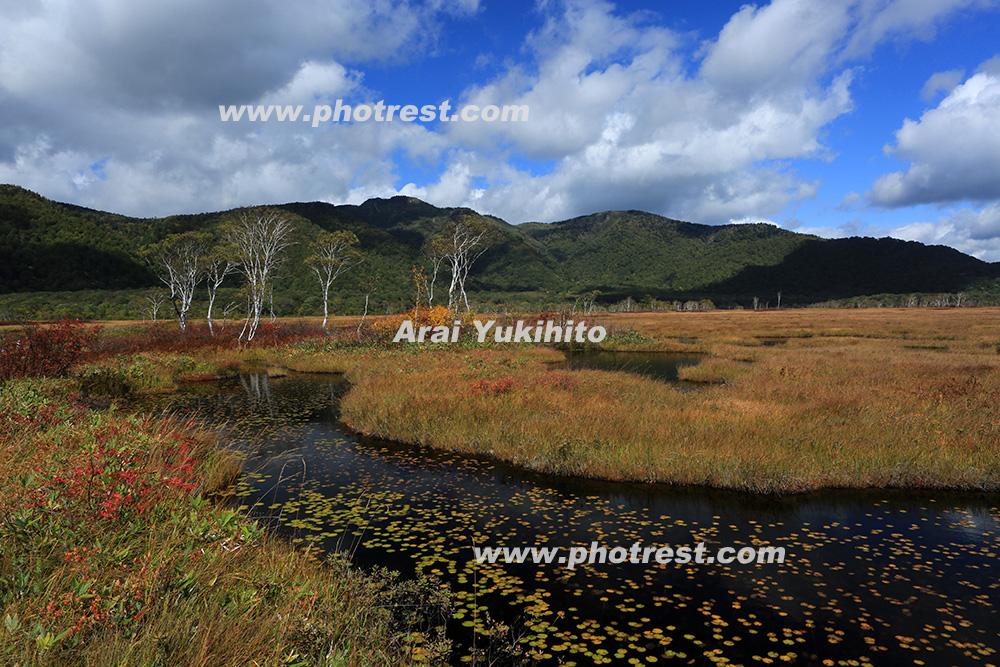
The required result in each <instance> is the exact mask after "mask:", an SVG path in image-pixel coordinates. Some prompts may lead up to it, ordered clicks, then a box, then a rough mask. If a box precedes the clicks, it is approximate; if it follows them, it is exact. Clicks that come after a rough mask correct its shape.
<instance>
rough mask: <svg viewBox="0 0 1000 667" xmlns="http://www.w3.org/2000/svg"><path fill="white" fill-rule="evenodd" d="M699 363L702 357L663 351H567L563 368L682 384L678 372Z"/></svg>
mask: <svg viewBox="0 0 1000 667" xmlns="http://www.w3.org/2000/svg"><path fill="white" fill-rule="evenodd" d="M699 361H701V357H692V356H689V355H683V354H669V353H663V352H566V361H564V362H563V363H562V364H561V365H562V367H563V368H566V369H568V370H578V369H581V368H585V369H597V370H601V371H624V372H626V373H637V374H639V375H646V376H649V377H652V378H656V379H658V380H665V381H667V382H679V380H678V376H677V371H678V370H680V369H681V368H684V367H685V366H694V365H695V364H697V363H698V362H699Z"/></svg>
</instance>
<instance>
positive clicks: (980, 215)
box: [892, 203, 1000, 262]
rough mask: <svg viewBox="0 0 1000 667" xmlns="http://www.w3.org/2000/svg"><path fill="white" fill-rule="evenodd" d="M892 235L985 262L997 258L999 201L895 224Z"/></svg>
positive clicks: (999, 251) (999, 235)
mask: <svg viewBox="0 0 1000 667" xmlns="http://www.w3.org/2000/svg"><path fill="white" fill-rule="evenodd" d="M892 235H893V236H895V237H897V238H901V239H904V240H907V241H920V242H921V243H930V244H942V245H948V246H951V247H953V248H957V249H958V250H961V251H962V252H964V253H967V254H969V255H972V256H973V257H978V258H979V259H982V260H985V261H988V262H997V261H1000V203H994V204H990V205H989V206H986V207H984V208H982V209H980V210H975V209H970V208H963V209H959V210H957V211H954V212H953V213H950V214H948V215H943V216H941V217H939V218H938V219H937V220H936V221H933V222H914V223H911V224H908V225H903V226H901V227H898V228H896V229H895V230H894V231H893V233H892Z"/></svg>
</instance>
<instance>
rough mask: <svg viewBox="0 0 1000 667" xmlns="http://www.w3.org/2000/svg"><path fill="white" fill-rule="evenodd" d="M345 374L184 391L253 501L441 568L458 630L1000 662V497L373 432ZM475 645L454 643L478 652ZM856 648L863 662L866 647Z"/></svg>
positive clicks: (547, 648) (552, 646)
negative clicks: (649, 555) (534, 462)
mask: <svg viewBox="0 0 1000 667" xmlns="http://www.w3.org/2000/svg"><path fill="white" fill-rule="evenodd" d="M344 389H345V387H344V386H343V384H342V383H341V382H340V381H338V380H337V379H336V378H333V377H330V376H305V375H299V376H291V377H288V378H283V379H278V380H275V379H271V380H268V379H267V378H244V379H243V381H242V383H240V384H230V385H227V386H224V387H222V388H216V389H215V390H213V391H210V392H207V391H206V390H205V389H204V388H202V389H201V390H200V393H197V392H195V391H192V393H190V394H187V395H182V396H179V397H175V398H174V399H172V400H173V401H174V406H175V407H176V408H180V409H191V410H198V411H200V413H201V414H202V415H203V416H204V418H206V419H209V420H211V421H216V422H221V421H226V422H229V423H239V424H240V425H241V427H242V428H244V429H245V430H246V433H247V435H246V436H245V437H238V438H235V439H234V444H235V445H236V446H239V447H242V448H245V449H246V450H247V451H252V452H253V453H252V455H251V456H250V458H249V461H248V464H247V469H248V470H251V471H253V472H252V474H250V475H248V477H247V479H246V480H245V493H246V495H245V497H244V498H242V502H243V504H244V505H245V506H246V507H247V508H248V509H252V511H254V512H255V513H256V514H257V515H258V516H262V517H266V518H267V519H268V520H269V521H272V522H273V523H275V524H277V525H280V526H281V528H282V529H283V530H286V531H290V532H292V533H293V534H294V539H296V540H298V541H300V542H305V541H309V542H314V543H315V544H316V545H318V546H320V547H322V548H323V549H326V550H329V551H341V552H345V553H348V554H349V555H350V557H351V558H352V559H353V560H354V562H356V563H357V564H359V565H360V566H362V567H364V566H370V565H376V564H379V565H386V566H388V567H390V568H393V569H397V570H399V571H401V572H402V573H404V574H406V575H412V574H415V573H424V574H434V575H437V576H439V577H441V578H442V579H443V580H445V581H446V582H448V584H449V585H450V586H451V587H452V590H453V591H454V592H455V593H456V596H457V598H458V609H459V611H458V614H457V617H456V619H455V620H454V621H453V623H452V625H451V626H450V630H452V631H454V632H455V635H456V636H457V637H458V638H459V640H463V639H468V637H469V636H471V633H470V629H471V628H472V627H475V626H478V625H481V624H482V622H483V618H484V612H486V611H487V610H488V612H489V614H490V615H491V616H492V617H493V618H496V619H500V620H502V621H504V622H506V623H508V624H511V625H512V626H513V627H514V628H515V633H516V634H518V635H519V636H521V637H522V639H523V641H524V642H525V645H526V646H527V647H528V648H529V649H530V650H532V651H534V652H535V653H536V654H537V656H538V657H539V658H540V664H544V665H556V664H559V662H560V660H561V661H562V662H563V664H567V665H570V664H577V665H591V664H614V665H618V664H624V665H628V664H642V665H648V664H655V663H663V662H667V663H669V664H711V663H719V664H747V665H756V664H792V663H794V664H801V665H814V664H823V661H824V660H831V661H832V663H829V664H843V665H847V664H854V665H857V664H870V665H910V664H925V665H931V666H938V665H986V664H991V663H997V664H1000V663H998V661H1000V656H997V655H996V651H997V650H998V649H1000V636H998V633H1000V617H998V615H997V612H996V608H995V606H994V599H995V598H996V596H997V594H998V574H1000V564H998V560H997V559H998V555H1000V525H998V524H1000V510H998V504H1000V503H998V496H996V495H968V494H966V495H957V494H943V493H938V494H904V493H900V492H865V493H861V492H857V491H849V492H824V493H819V494H811V495H806V496H796V497H785V498H778V497H767V496H755V495H750V494H740V493H734V492H725V491H712V490H704V489H675V488H671V487H665V486H650V485H640V484H620V483H604V482H596V481H587V480H580V479H570V478H560V477H553V476H547V475H538V474H531V473H526V472H524V471H521V470H518V469H516V468H513V467H510V466H507V465H504V464H500V463H496V462H491V461H487V460H483V459H478V458H471V457H466V456H459V455H454V454H448V453H441V452H433V451H430V450H427V449H424V448H417V447H410V446H404V445H397V444H393V443H388V442H384V441H379V440H374V439H368V438H363V437H362V438H359V437H355V436H353V435H350V434H347V433H345V432H344V431H343V430H342V429H341V428H340V426H339V425H338V413H337V405H336V397H337V396H338V395H339V393H340V392H342V391H343V390H344ZM593 541H597V542H599V543H600V544H601V546H603V547H605V548H608V549H610V548H612V547H614V546H619V545H620V546H624V547H626V548H628V547H630V546H631V545H632V544H633V543H635V542H638V543H640V544H641V545H642V546H644V547H645V546H672V547H677V546H682V545H694V544H697V543H699V542H705V543H706V544H707V547H708V549H709V553H714V551H715V549H716V548H718V547H721V546H733V547H736V548H740V547H744V546H758V545H770V546H775V547H783V548H784V549H785V550H786V560H785V562H784V563H783V564H762V565H757V564H750V565H739V564H737V563H733V564H731V565H720V564H717V563H716V564H711V565H709V564H703V565H695V564H686V565H677V564H666V565H656V564H648V565H642V564H620V565H613V564H610V563H606V564H593V565H587V566H581V567H578V568H577V569H575V570H568V569H566V568H565V567H563V566H560V565H558V564H555V563H553V564H551V565H534V564H530V563H526V564H520V565H516V564H510V565H508V564H502V563H498V564H482V565H477V564H476V563H475V559H474V555H473V553H474V552H473V545H477V546H480V547H486V546H489V547H500V546H508V547H521V546H558V547H562V548H563V549H568V548H569V547H573V546H579V545H588V546H589V545H590V544H591V542H593ZM462 650H463V649H462V647H461V646H459V649H458V651H457V652H456V660H458V659H459V658H460V656H461V653H462ZM852 661H853V662H852Z"/></svg>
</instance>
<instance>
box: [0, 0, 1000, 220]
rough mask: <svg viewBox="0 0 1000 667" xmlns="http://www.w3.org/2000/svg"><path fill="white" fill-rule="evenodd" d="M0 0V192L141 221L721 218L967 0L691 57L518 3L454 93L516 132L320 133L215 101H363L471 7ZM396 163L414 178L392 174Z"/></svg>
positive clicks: (762, 193) (800, 22)
mask: <svg viewBox="0 0 1000 667" xmlns="http://www.w3.org/2000/svg"><path fill="white" fill-rule="evenodd" d="M0 4H3V6H4V11H2V12H0V182H14V183H18V184H20V185H24V186H25V187H29V188H32V189H35V190H38V191H40V192H42V193H43V194H45V195H46V196H49V197H52V198H55V199H61V200H64V201H72V202H75V203H80V204H84V205H88V206H93V207H96V208H104V209H109V210H115V211H120V212H123V213H129V214H134V215H160V214H167V213H177V212H186V211H189V212H190V211H200V210H212V209H219V208H225V207H229V206H237V205H244V204H252V203H262V202H270V203H276V202H282V201H290V200H309V199H320V200H326V201H334V202H343V201H352V202H356V201H360V200H362V199H364V198H365V197H368V196H387V195H391V194H395V193H397V192H402V193H404V194H412V195H415V196H420V197H422V198H425V199H427V200H428V201H431V202H432V203H435V204H439V205H447V206H455V205H466V206H471V207H473V208H476V209H478V210H481V211H484V212H488V213H493V214H496V215H500V216H502V217H504V218H506V219H508V220H510V221H512V222H520V221H524V220H554V219H560V218H566V217H570V216H573V215H578V214H583V213H589V212H593V211H596V210H607V209H612V208H642V209H646V210H651V211H655V212H658V213H663V214H665V215H670V216H673V217H677V218H682V219H688V220H695V221H699V222H727V221H729V220H733V219H742V218H744V217H747V216H750V217H754V218H765V219H768V218H770V217H773V216H775V215H777V214H778V213H779V212H780V211H782V210H783V209H784V208H786V207H787V206H788V204H789V203H794V202H797V201H801V200H804V199H808V198H812V197H816V196H817V192H818V188H819V187H820V183H819V181H817V180H815V179H814V178H806V177H803V176H800V175H799V174H798V173H796V171H795V170H794V169H793V168H792V167H791V166H790V164H791V163H792V161H793V160H796V159H799V158H820V159H827V158H829V155H830V151H829V149H828V148H827V147H826V146H825V145H824V141H823V134H824V131H825V128H827V127H828V126H829V124H830V123H831V122H832V121H833V120H835V119H837V118H839V117H841V116H843V115H844V114H846V113H848V112H850V111H851V109H852V108H853V101H852V98H851V86H852V82H853V80H854V77H855V69H854V67H855V66H856V64H857V62H856V61H857V59H858V58H861V57H864V56H865V55H867V54H868V53H870V52H871V49H873V48H874V47H875V45H877V44H878V43H880V42H881V41H884V40H886V39H908V38H914V37H917V38H921V37H926V36H927V35H928V34H931V33H932V32H933V30H934V29H935V27H936V26H937V25H938V24H939V23H940V21H941V20H943V18H945V17H947V16H948V15H950V14H951V13H954V12H955V11H956V10H958V9H961V8H963V7H969V6H971V5H974V4H976V3H975V2H973V1H972V0H934V1H933V2H917V1H916V0H851V1H849V2H843V3H828V2H821V1H820V0H795V1H792V0H775V1H774V2H772V3H771V4H768V5H766V6H762V7H754V6H746V7H744V8H742V9H740V10H739V11H738V12H737V13H736V14H735V15H734V16H733V17H732V18H731V19H730V20H729V22H728V23H727V24H726V25H725V27H724V28H723V29H722V30H721V31H720V32H719V33H718V34H717V35H708V36H707V37H708V39H707V41H704V42H702V43H697V42H695V41H694V39H695V37H692V36H691V35H689V34H681V33H678V32H675V31H673V30H671V29H668V28H666V27H664V26H663V25H662V24H660V23H658V22H657V17H656V15H655V14H652V13H640V14H629V13H625V12H622V11H619V10H618V9H617V8H616V7H615V6H614V5H612V4H611V3H609V2H606V1H605V0H539V2H538V6H537V10H538V11H537V14H536V16H538V17H540V20H541V23H540V25H539V26H538V28H537V29H536V30H534V31H533V32H531V33H530V34H528V35H527V36H526V38H525V40H524V44H523V48H522V49H521V51H520V53H519V54H518V55H517V56H516V57H508V58H506V59H499V58H498V59H497V60H496V61H492V60H490V62H498V63H499V62H502V63H503V64H497V65H496V71H497V72H498V74H497V75H496V76H495V78H493V79H492V80H489V81H485V82H480V83H477V84H474V85H471V86H469V87H468V88H466V89H465V90H464V91H462V92H461V95H456V98H457V97H460V98H461V101H463V102H467V103H474V104H479V105H480V106H484V105H486V104H526V105H528V106H529V108H530V120H529V121H528V122H523V123H521V122H517V123H489V122H485V121H480V122H475V123H441V124H439V125H437V126H434V125H426V124H420V123H402V122H393V123H374V122H372V123H355V124H332V125H329V126H324V127H320V128H312V127H311V126H310V125H309V124H298V125H297V124H293V123H268V124H263V125H256V124H249V123H222V122H220V121H219V116H218V105H220V104H224V105H228V104H272V103H273V104H303V105H310V104H312V103H314V102H319V101H322V102H328V103H329V102H332V101H333V100H334V99H335V98H338V97H343V98H345V101H347V100H353V101H355V102H358V101H377V100H378V99H380V96H381V94H382V93H380V92H379V91H375V90H369V89H368V88H367V85H368V84H367V82H366V80H365V71H366V68H368V67H386V66H391V65H392V64H393V63H396V62H404V61H407V59H418V60H419V59H420V58H425V57H430V56H429V54H433V53H435V52H436V50H437V49H438V48H439V43H440V41H441V40H443V39H444V38H445V37H446V36H445V35H443V34H442V33H441V26H442V17H443V16H445V15H453V16H469V15H471V14H474V13H475V12H476V11H477V10H478V0H426V1H424V2H420V1H418V0H376V1H374V2H369V1H367V0H302V1H301V2H297V3H291V4H290V3H282V2H279V1H278V0H220V1H219V2H211V3H206V2H202V1H201V0H150V1H149V2H143V3H135V2H133V1H132V0H75V1H74V2H35V3H31V2H22V3H10V2H6V3H5V2H3V0H0ZM700 37H706V36H699V37H698V38H700ZM692 52H695V53H696V54H697V55H695V56H694V57H692V56H691V53H692ZM487 60H489V57H488V56H484V58H483V62H486V61H487ZM997 69H1000V67H998V68H997ZM490 71H494V68H492V67H491V68H490ZM991 71H992V70H990V69H989V68H988V67H986V66H984V68H983V70H982V71H981V72H980V74H977V76H979V75H982V76H984V77H987V78H990V77H995V76H998V75H995V74H993V73H991ZM990 80H991V81H992V80H993V79H990ZM970 81H971V79H970ZM940 83H941V82H940V81H939V82H938V83H935V84H934V85H935V86H938V85H939V84H940ZM968 86H969V81H967V82H965V83H964V84H962V85H960V86H958V87H957V88H955V89H954V90H952V91H951V93H950V94H949V96H948V98H946V100H945V102H947V100H948V99H950V98H952V97H955V96H956V95H957V94H958V93H959V91H960V90H961V89H966V88H968ZM945 102H942V105H941V106H939V109H941V108H943V107H944V104H945ZM307 108H308V106H307ZM929 113H930V112H929ZM922 123H923V119H922V121H921V123H920V124H921V125H922ZM916 143H917V144H920V143H921V142H920V141H919V137H918V140H916ZM909 145H910V144H909V143H907V142H906V141H903V140H902V139H901V140H900V141H899V147H898V149H897V150H898V153H899V154H900V155H901V156H902V157H904V158H905V157H906V154H905V151H906V150H908V149H907V146H909ZM914 155H916V153H914ZM907 159H910V158H907ZM404 163H406V165H410V164H418V165H420V168H421V170H422V171H423V173H424V174H431V175H430V176H429V177H427V181H428V182H421V183H406V182H405V181H403V180H401V173H402V172H404V171H405V166H406V165H404ZM918 166H919V165H918V164H917V162H916V161H915V162H914V168H916V167H918ZM404 183H405V184H404Z"/></svg>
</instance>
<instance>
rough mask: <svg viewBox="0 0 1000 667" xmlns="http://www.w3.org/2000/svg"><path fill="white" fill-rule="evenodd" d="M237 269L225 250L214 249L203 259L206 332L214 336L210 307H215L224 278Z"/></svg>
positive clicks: (234, 261)
mask: <svg viewBox="0 0 1000 667" xmlns="http://www.w3.org/2000/svg"><path fill="white" fill-rule="evenodd" d="M236 269H237V263H236V260H235V259H233V257H232V255H231V254H230V253H229V252H228V249H227V248H216V249H215V250H214V251H213V252H212V253H210V254H209V255H208V256H207V257H206V258H205V284H206V286H207V287H208V312H207V313H206V314H205V319H206V320H208V331H209V332H210V333H211V334H212V335H213V336H214V335H215V324H214V323H213V322H212V306H214V305H215V297H216V295H217V294H218V293H219V287H221V286H222V283H223V282H224V281H225V280H226V276H228V275H229V274H230V273H232V272H234V271H235V270H236Z"/></svg>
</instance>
